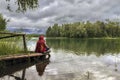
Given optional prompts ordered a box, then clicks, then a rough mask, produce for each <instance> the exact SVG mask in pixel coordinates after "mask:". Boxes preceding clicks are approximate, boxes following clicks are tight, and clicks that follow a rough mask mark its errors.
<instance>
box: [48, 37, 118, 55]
mask: <svg viewBox="0 0 120 80" xmlns="http://www.w3.org/2000/svg"><path fill="white" fill-rule="evenodd" d="M47 44H48V45H49V46H51V47H52V48H54V49H57V50H59V49H63V50H65V51H73V52H74V53H75V54H77V55H85V54H86V55H91V54H95V55H96V56H100V55H105V54H106V53H109V54H118V53H119V52H120V39H47Z"/></svg>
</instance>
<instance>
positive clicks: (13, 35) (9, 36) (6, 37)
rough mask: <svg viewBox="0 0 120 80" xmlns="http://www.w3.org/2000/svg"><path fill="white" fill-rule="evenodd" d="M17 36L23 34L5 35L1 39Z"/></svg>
mask: <svg viewBox="0 0 120 80" xmlns="http://www.w3.org/2000/svg"><path fill="white" fill-rule="evenodd" d="M16 36H21V35H11V36H4V37H0V39H4V38H11V37H16Z"/></svg>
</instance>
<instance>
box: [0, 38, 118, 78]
mask: <svg viewBox="0 0 120 80" xmlns="http://www.w3.org/2000/svg"><path fill="white" fill-rule="evenodd" d="M36 41H37V38H32V39H30V40H29V41H28V42H27V45H28V49H29V50H33V51H34V49H35V45H36ZM46 41H47V45H48V46H49V47H50V48H51V53H50V55H51V57H50V59H49V60H45V61H44V62H38V63H34V64H32V63H31V64H29V65H26V64H21V65H16V66H12V67H11V68H12V69H14V70H16V71H11V68H8V70H6V71H8V72H9V74H7V75H4V76H2V77H1V78H0V80H22V78H23V77H24V79H26V80H118V79H120V59H119V57H120V39H54V38H51V39H46ZM18 68H20V69H18ZM10 71H11V73H10ZM12 72H14V73H12ZM1 75H2V74H1ZM1 75H0V76H1Z"/></svg>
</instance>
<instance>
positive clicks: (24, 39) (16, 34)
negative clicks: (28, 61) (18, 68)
mask: <svg viewBox="0 0 120 80" xmlns="http://www.w3.org/2000/svg"><path fill="white" fill-rule="evenodd" d="M0 34H9V36H2V37H0V39H4V38H11V37H18V36H22V37H23V45H24V51H25V52H27V44H26V34H23V33H10V32H0Z"/></svg>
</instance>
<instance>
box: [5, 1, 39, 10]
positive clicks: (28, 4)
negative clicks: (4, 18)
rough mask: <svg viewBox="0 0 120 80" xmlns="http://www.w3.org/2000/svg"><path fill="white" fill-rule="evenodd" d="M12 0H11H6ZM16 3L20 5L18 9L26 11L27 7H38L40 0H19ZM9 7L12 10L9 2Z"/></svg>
mask: <svg viewBox="0 0 120 80" xmlns="http://www.w3.org/2000/svg"><path fill="white" fill-rule="evenodd" d="M6 1H7V2H10V1H11V0H6ZM15 3H16V4H17V5H18V8H17V10H16V11H20V12H25V11H27V9H34V8H37V7H38V0H17V1H15ZM7 9H8V10H9V11H12V9H11V6H10V3H8V6H7Z"/></svg>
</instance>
